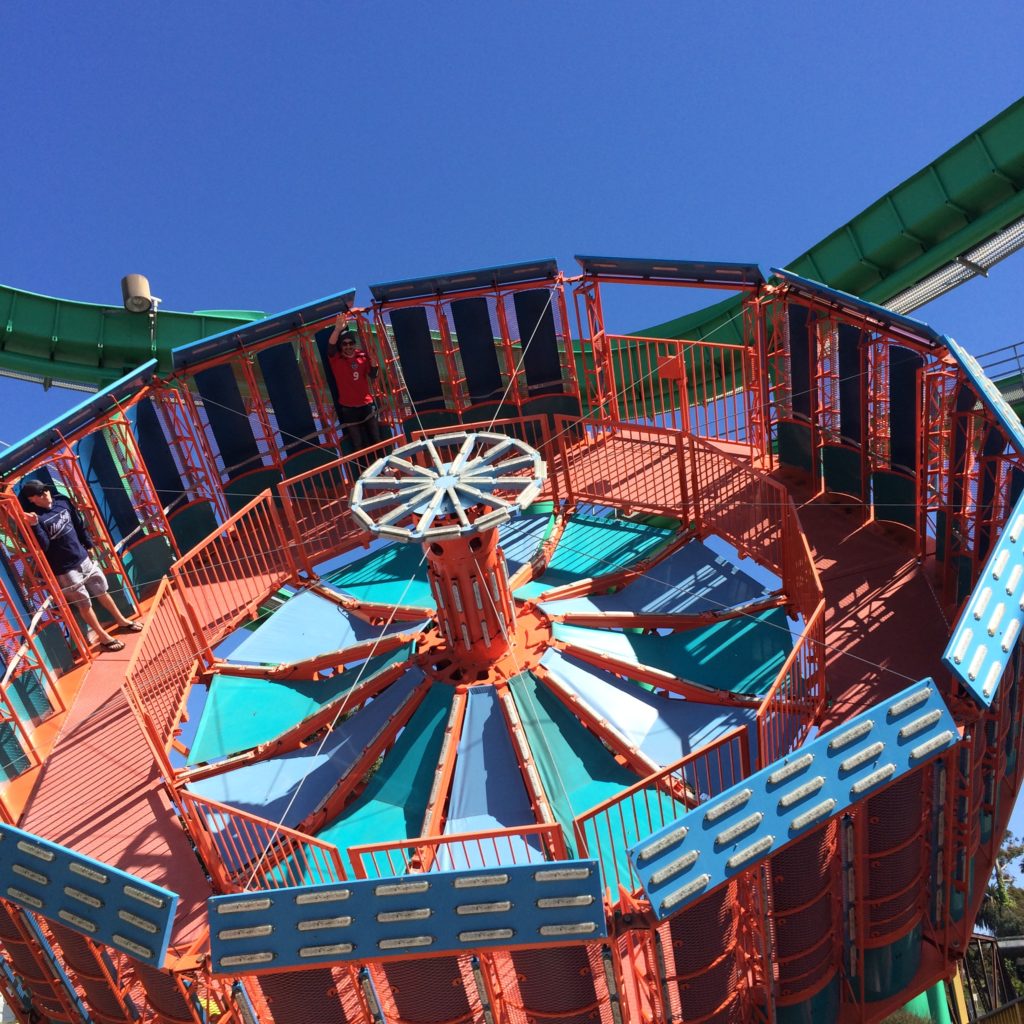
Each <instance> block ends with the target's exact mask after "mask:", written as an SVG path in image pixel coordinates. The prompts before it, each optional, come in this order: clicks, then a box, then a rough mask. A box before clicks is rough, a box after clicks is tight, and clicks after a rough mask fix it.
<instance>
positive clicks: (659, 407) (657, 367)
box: [598, 335, 754, 445]
mask: <svg viewBox="0 0 1024 1024" xmlns="http://www.w3.org/2000/svg"><path fill="white" fill-rule="evenodd" d="M607 346H608V347H607V360H608V364H609V365H610V367H611V381H612V385H613V386H612V391H613V393H614V396H615V397H614V400H613V401H614V406H613V407H612V408H610V409H607V410H600V411H598V416H599V418H601V419H609V418H617V419H618V420H620V421H622V422H630V423H652V424H655V425H657V426H663V427H672V428H674V429H677V430H684V431H688V432H689V433H691V434H693V435H695V436H697V437H705V438H711V439H713V440H716V441H727V442H730V443H734V444H741V445H748V444H751V443H753V442H754V427H753V419H754V417H753V401H754V395H753V394H752V392H751V391H750V389H749V388H748V387H747V382H748V378H750V377H752V375H751V374H750V373H749V372H748V369H747V367H748V363H749V362H750V360H751V359H753V358H754V355H753V350H752V349H751V348H750V347H748V346H745V345H722V344H717V343H715V342H710V341H677V340H671V339H665V338H642V337H637V336H628V335H607Z"/></svg>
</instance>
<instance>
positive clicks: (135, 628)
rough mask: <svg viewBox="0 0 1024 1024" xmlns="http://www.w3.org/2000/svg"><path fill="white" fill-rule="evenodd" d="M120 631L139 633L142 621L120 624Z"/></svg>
mask: <svg viewBox="0 0 1024 1024" xmlns="http://www.w3.org/2000/svg"><path fill="white" fill-rule="evenodd" d="M120 629H121V631H122V632H124V633H141V632H142V623H141V622H129V623H128V625H127V626H121V627H120Z"/></svg>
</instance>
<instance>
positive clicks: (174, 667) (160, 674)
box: [124, 576, 207, 757]
mask: <svg viewBox="0 0 1024 1024" xmlns="http://www.w3.org/2000/svg"><path fill="white" fill-rule="evenodd" d="M180 589H181V584H180V583H179V581H178V580H177V579H175V578H174V577H172V576H165V577H164V578H163V579H162V580H161V581H160V585H159V586H158V587H157V591H156V595H155V596H154V598H153V603H152V605H150V609H149V614H148V615H147V616H146V621H145V624H144V626H143V627H142V635H141V636H140V637H139V642H138V643H137V644H136V645H135V650H134V651H133V652H132V656H131V659H130V660H129V662H128V668H127V671H126V672H125V678H124V691H125V695H126V696H127V698H128V703H129V704H130V705H131V707H132V710H133V711H134V712H135V715H136V717H137V718H138V720H139V724H140V725H141V727H142V731H143V734H144V735H145V736H146V738H147V739H148V740H149V742H150V744H151V745H153V746H155V747H156V748H157V750H158V752H159V756H160V757H163V756H165V755H166V754H167V753H168V752H169V751H170V748H171V744H172V742H173V739H174V730H175V728H176V727H177V725H178V722H179V720H180V719H181V714H182V710H183V708H184V706H185V701H186V699H187V697H188V688H189V686H190V685H191V683H192V680H193V679H194V678H195V675H196V671H197V668H198V666H199V664H200V661H201V659H202V658H203V657H204V655H205V652H206V651H207V647H206V645H205V644H204V643H202V642H201V641H200V636H201V633H197V630H196V629H195V628H194V626H193V623H192V620H191V619H190V617H189V614H188V607H187V605H186V604H185V602H184V601H183V600H182V598H181V594H180Z"/></svg>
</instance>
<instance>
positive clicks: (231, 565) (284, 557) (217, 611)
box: [171, 490, 298, 645]
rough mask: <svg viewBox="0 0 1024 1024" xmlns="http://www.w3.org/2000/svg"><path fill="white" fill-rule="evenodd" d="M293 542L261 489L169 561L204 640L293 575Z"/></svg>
mask: <svg viewBox="0 0 1024 1024" xmlns="http://www.w3.org/2000/svg"><path fill="white" fill-rule="evenodd" d="M293 543H294V542H293V540H292V538H290V537H288V536H287V534H286V533H285V530H284V527H283V526H282V524H281V521H280V518H279V514H278V512H277V509H276V507H275V505H274V500H273V496H272V494H271V492H270V491H269V490H266V491H262V492H261V493H260V494H258V495H257V496H256V497H255V498H254V499H253V500H252V501H250V502H249V504H248V505H246V506H245V507H244V508H242V509H240V510H239V511H238V512H236V513H235V514H234V515H233V516H232V517H231V518H230V519H228V520H227V522H225V523H224V524H223V525H222V526H220V527H219V528H218V529H217V530H216V531H215V532H214V533H212V534H211V535H210V536H209V537H207V538H206V540H204V541H202V542H201V543H200V544H198V545H196V547H194V548H193V549H192V550H191V551H190V552H189V553H188V554H187V555H186V556H185V557H184V558H182V559H181V561H180V562H177V563H176V564H175V565H173V566H172V567H171V576H172V578H173V579H175V580H176V581H177V583H178V585H179V587H180V589H181V593H182V596H183V597H185V598H186V599H187V600H186V605H187V607H188V610H189V614H190V615H191V617H192V620H193V622H194V625H195V627H196V629H197V630H198V632H199V635H200V636H202V638H203V640H204V642H205V643H206V644H208V645H212V644H215V643H216V642H217V641H219V640H221V639H223V638H224V637H225V636H226V635H227V634H228V633H229V632H230V631H231V630H232V629H233V628H234V627H235V625H236V623H237V622H238V621H239V619H240V618H241V617H243V616H244V615H247V614H249V613H251V612H253V611H255V610H256V609H257V608H258V607H259V605H260V604H261V603H262V602H263V601H265V600H266V599H267V598H268V597H269V596H270V595H271V594H273V593H274V592H275V591H276V590H277V589H278V588H279V587H280V586H281V585H282V584H283V583H285V582H286V581H288V580H289V579H294V578H296V577H297V575H298V570H297V566H296V563H295V561H294V559H293V555H292V548H293Z"/></svg>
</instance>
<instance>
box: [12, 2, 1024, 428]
mask: <svg viewBox="0 0 1024 1024" xmlns="http://www.w3.org/2000/svg"><path fill="white" fill-rule="evenodd" d="M1022 51H1024V6H1022V5H1021V4H1020V3H1019V2H1003V3H997V4H976V5H964V4H960V3H957V4H953V3H951V2H949V0H939V2H931V3H921V2H901V3H892V2H886V3H878V2H867V3H858V4H838V3H835V4H830V3H809V2H808V3H781V4H767V3H762V4H757V5H755V4H749V3H733V4H719V5H715V4H700V5H698V4H695V3H679V2H673V3H660V2H622V3H608V2H600V0H598V2H592V3H588V4H570V3H565V2H555V3H551V2H549V3H539V2H529V0H526V2H518V3H508V4H491V3H486V4H481V3H461V2H448V3H439V4H424V3H408V2H387V3H351V2H349V3H326V2H325V3H311V2H301V0H300V2H296V3H289V4H259V5H257V4H242V3H237V2H224V3H216V4H198V3H192V2H183V3H175V4H132V5H129V4H125V3H109V2H103V0H100V2H98V3H94V4H78V3H73V2H71V0H57V2H51V3H44V4H34V5H30V4H28V3H18V2H10V3H6V4H3V5H2V7H0V130H2V134H3V146H2V158H0V185H2V197H3V217H2V220H0V282H2V283H4V284H8V285H12V286H15V287H19V288H25V289H28V290H30V291H37V292H42V293H44V294H50V295H59V296H62V297H66V298H71V299H81V300H86V301H90V302H111V303H114V304H117V303H118V302H119V301H120V292H119V288H118V282H119V280H120V278H121V276H122V275H123V274H125V273H128V272H139V273H144V274H146V275H148V277H149V278H150V281H151V282H152V286H153V291H154V293H155V294H156V295H159V296H160V297H161V298H162V299H163V301H164V306H165V308H168V309H181V310H191V309H203V308H245V309H260V310H265V311H267V312H273V311H276V310H280V309H284V308H287V307H290V306H294V305H298V304H300V303H303V302H305V301H308V300H312V299H314V298H318V297H319V296H321V295H324V294H327V293H331V292H336V291H340V290H342V289H344V288H347V287H350V286H355V287H358V288H359V289H360V293H359V294H360V299H361V300H365V299H366V298H367V295H368V293H367V291H366V286H367V285H368V284H370V283H374V282H377V281H387V280H393V279H396V278H402V277H410V276H418V275H424V274H432V273H435V272H437V273H439V272H446V271H452V270H460V269H465V268H470V267H480V266H488V265H492V264H495V263H507V262H513V261H517V260H525V259H535V258H538V257H549V256H554V257H556V258H558V260H559V262H560V263H561V264H562V266H563V268H565V269H567V270H572V269H574V268H575V263H574V262H573V260H572V257H573V255H574V254H575V253H577V252H583V253H595V254H614V255H633V256H656V257H676V258H694V259H703V258H708V259H722V260H742V261H754V262H758V263H760V264H761V265H762V266H763V267H765V268H767V267H768V266H770V265H772V264H776V265H777V264H780V263H785V262H786V261H788V260H790V259H792V258H793V257H794V256H796V255H798V254H799V253H800V252H802V251H804V250H805V249H806V248H808V246H810V245H811V244H813V243H814V242H816V241H818V240H819V239H820V238H821V237H823V236H824V235H825V234H827V233H828V232H829V231H830V230H832V229H833V228H835V227H837V226H838V225H839V224H841V223H843V222H844V221H846V220H847V219H848V218H849V217H851V216H852V215H854V214H856V213H857V212H859V211H860V210H862V209H863V208H864V207H865V206H866V205H868V204H869V203H870V202H872V201H873V200H874V199H876V198H877V197H878V196H879V195H881V194H882V193H884V192H885V191H887V190H888V189H890V188H891V187H892V186H894V185H895V184H897V183H898V182H899V181H901V180H903V179H904V178H905V177H907V176H908V175H909V174H911V173H913V172H914V171H916V170H917V169H918V168H920V167H921V166H923V165H924V164H925V163H927V162H928V161H929V160H931V159H932V158H934V157H935V156H936V155H938V154H939V153H941V152H942V151H943V150H945V149H946V148H948V147H949V146H950V145H951V144H953V143H955V142H957V141H958V140H959V139H961V138H963V137H964V136H965V135H966V134H967V133H968V132H970V131H971V130H972V129H974V128H976V127H977V126H979V125H980V124H982V123H983V122H984V121H986V120H988V119H989V118H990V117H992V116H993V115H995V114H996V113H997V112H999V111H1000V110H1002V109H1003V108H1004V107H1006V106H1007V105H1008V104H1009V103H1011V102H1012V101H1013V100H1014V99H1016V98H1017V96H1018V95H1019V91H1020V88H1021V81H1022V80H1021V76H1020V73H1019V71H1020V53H1021V52H1022ZM1021 294H1024V256H1018V257H1016V258H1015V259H1011V260H1010V261H1008V262H1007V263H1005V264H1003V265H1002V266H1000V267H999V268H997V269H996V270H995V271H994V272H993V274H992V277H991V278H990V280H988V281H982V282H978V283H976V284H972V285H970V286H968V287H965V288H963V289H961V290H960V292H958V293H954V294H953V295H952V296H950V297H948V298H945V299H943V300H940V301H939V302H938V303H936V304H934V305H933V306H932V307H929V308H926V309H925V310H923V311H922V312H921V314H919V315H921V316H922V317H923V318H925V319H927V320H929V321H930V322H931V323H933V324H934V325H935V326H936V327H939V328H941V329H942V330H943V331H945V332H947V333H951V334H953V335H954V336H956V337H958V338H959V339H960V340H962V341H964V342H965V343H966V344H967V345H968V346H969V347H970V348H971V349H972V350H974V351H976V352H983V351H986V350H988V349H991V348H993V347H996V346H998V345H1002V344H1006V343H1008V342H1011V341H1016V340H1018V339H1020V338H1021V337H1024V329H1022V326H1021V324H1020V320H1019V316H1018V301H1019V300H1018V297H1019V296H1020V295H1021ZM659 296H660V298H661V300H662V301H663V302H668V301H669V299H670V296H669V294H666V293H664V292H659ZM679 311H680V310H679V309H677V308H663V309H657V310H652V311H651V312H652V313H653V314H654V316H655V318H657V317H660V314H661V313H662V312H664V314H665V316H668V315H671V314H673V313H676V312H679ZM649 322H651V317H649V316H648V315H647V311H646V310H638V311H637V314H636V318H635V319H633V320H632V321H631V322H630V323H629V324H628V325H627V324H623V325H621V326H632V327H638V326H640V325H641V324H644V323H649ZM66 401H67V396H66V395H62V394H56V395H54V394H50V395H45V396H44V395H42V393H41V392H40V391H39V389H36V388H31V387H24V386H21V387H19V386H17V385H12V384H10V383H7V382H0V406H2V409H0V440H3V441H5V442H8V443H10V442H12V441H14V440H16V439H17V438H18V437H20V436H22V435H23V434H25V433H26V432H28V431H29V430H31V429H32V428H34V427H36V426H38V425H39V424H40V423H42V422H45V420H47V419H49V418H50V417H52V416H53V415H55V414H56V413H57V412H58V411H59V410H60V408H61V407H63V405H64V404H65V403H66Z"/></svg>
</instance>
